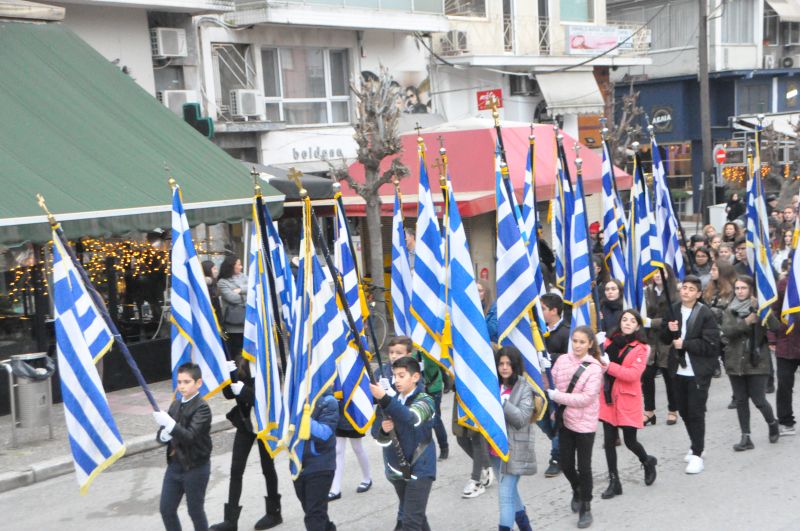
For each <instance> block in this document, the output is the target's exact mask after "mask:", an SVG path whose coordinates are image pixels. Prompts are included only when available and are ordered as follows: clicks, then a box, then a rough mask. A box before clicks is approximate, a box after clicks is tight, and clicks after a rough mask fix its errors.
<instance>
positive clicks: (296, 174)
mask: <svg viewBox="0 0 800 531" xmlns="http://www.w3.org/2000/svg"><path fill="white" fill-rule="evenodd" d="M286 176H287V177H288V178H289V179H291V181H292V182H293V183H294V185H295V186H296V187H297V189H298V190H299V191H300V199H305V198H306V197H308V191H307V190H306V189H305V188H303V183H302V182H300V177H302V176H303V173H302V172H300V171H298V170H297V168H295V167H292V168H289V173H288V174H287V175H286Z"/></svg>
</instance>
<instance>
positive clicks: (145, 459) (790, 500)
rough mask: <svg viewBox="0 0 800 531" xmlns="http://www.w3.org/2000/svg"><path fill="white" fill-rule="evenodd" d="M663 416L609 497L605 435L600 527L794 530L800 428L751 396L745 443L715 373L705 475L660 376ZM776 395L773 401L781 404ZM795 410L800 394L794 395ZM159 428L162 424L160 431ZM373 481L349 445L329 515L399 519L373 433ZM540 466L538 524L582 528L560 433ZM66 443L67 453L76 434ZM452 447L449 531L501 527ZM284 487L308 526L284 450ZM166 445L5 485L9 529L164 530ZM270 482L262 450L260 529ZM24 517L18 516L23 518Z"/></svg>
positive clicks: (291, 518)
mask: <svg viewBox="0 0 800 531" xmlns="http://www.w3.org/2000/svg"><path fill="white" fill-rule="evenodd" d="M657 393H658V394H657V401H658V404H659V410H658V423H657V424H656V425H655V426H648V427H647V428H645V429H644V430H641V431H640V432H639V433H640V437H639V439H640V441H641V442H642V443H643V444H644V446H645V448H646V449H647V451H648V453H650V454H653V455H656V456H657V457H658V460H659V464H658V479H657V481H656V482H655V484H653V485H652V486H651V487H645V486H644V483H643V474H642V471H641V468H640V466H639V463H638V461H637V460H636V459H635V458H634V456H633V455H632V454H631V453H630V452H629V451H627V450H626V449H625V447H624V446H622V447H620V448H618V452H619V467H620V475H621V479H622V483H623V490H624V494H623V495H622V496H618V497H616V498H614V499H612V500H601V499H600V492H601V491H602V490H603V489H604V488H605V476H606V466H605V457H604V454H603V449H602V440H600V439H597V440H595V445H594V459H593V466H594V477H595V486H594V495H595V499H594V502H593V503H592V512H593V514H594V525H593V526H592V529H614V530H619V529H631V530H642V529H647V530H649V531H654V530H662V529H663V530H674V529H698V530H700V529H702V530H718V529H719V530H723V529H724V530H725V531H736V530H790V529H791V530H794V529H798V526H799V524H798V509H800V488H798V486H797V482H798V478H800V459H798V456H799V455H800V436H794V437H782V438H781V439H780V441H779V442H778V443H777V444H769V442H768V440H767V427H766V424H765V423H764V421H763V419H762V418H761V416H760V414H759V413H758V411H757V410H756V409H755V408H754V407H752V406H751V414H752V431H753V436H752V437H753V442H754V444H755V447H756V448H755V450H751V451H748V452H743V453H736V452H734V451H733V450H732V449H731V445H732V444H734V443H735V442H738V439H739V428H738V423H737V420H736V412H735V411H734V410H728V409H726V405H727V404H728V402H729V401H730V397H731V394H730V385H729V383H728V380H727V379H726V378H725V377H724V376H723V377H722V378H720V379H715V380H714V381H713V383H712V387H711V392H710V398H709V413H708V415H707V432H706V470H705V472H703V473H702V474H700V475H697V476H688V475H686V474H685V473H684V472H683V469H684V466H685V463H684V462H683V456H684V455H685V453H686V451H687V449H688V446H689V443H688V437H687V435H686V431H685V429H684V427H683V424H682V422H680V421H679V422H678V424H676V425H674V426H667V425H666V407H665V395H664V388H663V382H662V380H661V379H660V378H659V379H657ZM774 396H775V395H769V397H768V398H769V400H770V402H772V403H773V404H774ZM452 397H453V395H452V394H448V395H445V398H444V400H443V407H444V409H445V411H444V412H443V417H444V418H445V419H450V418H451V415H450V408H451V407H452V400H453V398H452ZM794 405H795V409H796V410H797V409H798V407H800V399H799V398H798V397H797V394H796V395H795V401H794ZM213 408H214V415H215V416H217V415H220V414H223V413H224V412H225V411H227V404H222V403H220V401H218V400H215V402H214V403H213ZM153 432H155V430H154V429H153ZM232 441H233V431H232V430H226V431H221V432H218V433H216V434H215V435H214V454H213V456H212V473H211V481H210V483H209V487H208V495H207V498H206V511H207V514H208V516H209V521H210V523H214V522H217V521H219V520H220V519H221V517H222V506H223V503H224V502H225V501H226V499H227V488H228V470H229V467H230V460H231V453H230V449H231V445H232ZM364 442H365V448H366V449H367V453H368V455H369V459H370V464H371V466H372V473H373V479H374V486H373V488H372V489H371V490H370V491H369V492H367V493H364V494H356V493H355V489H356V486H357V485H358V483H359V481H360V480H361V474H360V471H359V470H358V466H357V463H356V461H355V458H354V455H353V454H352V452H351V451H350V450H349V449H348V454H347V461H346V472H345V477H344V481H343V495H342V499H341V500H339V501H336V502H334V503H332V504H331V505H330V515H331V518H332V519H333V521H334V522H335V523H336V525H337V527H338V528H339V529H340V530H344V531H348V530H356V531H362V530H363V531H381V530H391V529H393V528H394V523H395V511H396V508H397V501H396V497H395V494H394V491H393V489H392V488H391V486H390V485H389V484H388V482H387V481H386V479H385V477H384V476H383V472H382V466H381V463H382V460H381V454H380V448H379V447H378V446H377V445H376V444H375V443H374V441H372V440H371V438H369V437H367V438H366V439H365V440H364ZM536 445H537V456H538V462H539V469H540V470H539V474H537V475H535V476H530V477H525V478H523V479H522V480H521V481H520V490H521V493H522V498H523V501H524V502H525V503H526V505H527V507H528V513H529V514H530V516H531V520H532V521H533V525H534V528H536V529H547V530H551V529H552V530H567V529H575V523H576V521H577V516H576V515H573V514H572V513H571V511H570V509H569V499H570V489H569V487H568V485H567V482H566V480H565V479H564V478H563V476H559V477H556V478H551V479H546V478H544V476H543V475H542V472H543V471H544V469H545V468H546V466H547V459H548V455H549V454H548V450H549V441H547V440H546V438H545V436H544V435H543V434H541V432H540V431H538V429H537V432H536ZM62 451H63V452H62V453H64V452H66V442H64V443H63V448H62ZM450 455H451V457H450V458H449V459H448V460H447V461H445V462H443V463H441V462H440V463H439V469H438V477H437V480H436V482H435V483H434V488H433V491H432V493H431V497H430V502H429V505H428V511H427V513H428V518H429V521H430V524H431V528H432V529H434V530H436V531H440V530H464V531H471V530H475V531H489V530H492V529H497V513H498V509H497V504H498V502H497V487H496V486H493V487H491V488H489V489H488V490H487V491H486V493H485V494H484V495H483V496H481V497H479V498H475V499H468V500H467V499H462V498H461V497H460V492H461V489H462V488H463V487H464V484H465V483H466V481H467V480H468V478H469V470H470V464H469V461H468V459H467V457H466V456H465V455H464V453H463V452H462V451H461V449H460V448H459V447H458V446H457V445H456V444H455V441H454V440H453V441H451V448H450ZM276 465H277V469H278V473H279V478H280V479H279V481H280V490H281V492H282V494H283V514H284V524H283V525H281V526H279V527H277V528H276V529H286V530H292V531H294V530H300V529H303V523H302V511H301V509H300V505H299V503H298V501H297V499H296V497H295V495H294V491H293V489H292V487H291V482H290V478H289V473H288V463H287V459H286V457H285V456H284V455H280V456H279V457H278V458H277V461H276ZM164 467H165V457H164V452H163V450H153V451H149V452H144V453H140V454H137V455H133V456H131V457H126V458H124V459H122V460H120V461H119V462H117V463H116V464H115V465H114V466H112V467H111V468H110V469H109V470H107V471H105V472H103V473H102V474H100V476H99V477H98V478H97V479H96V480H95V482H94V484H93V485H92V487H91V489H90V490H89V493H88V494H87V495H86V496H80V494H79V492H78V487H77V484H76V482H75V478H74V476H73V475H72V474H68V475H64V476H60V477H57V478H54V479H51V480H48V481H43V482H40V483H36V484H34V485H31V486H27V487H22V488H17V489H15V490H11V491H8V492H5V493H2V494H0V507H2V508H3V509H4V510H3V513H4V514H6V515H7V518H10V520H9V521H8V522H6V523H2V524H0V528H3V529H15V530H34V529H35V530H49V529H59V530H64V531H70V530H74V531H93V530H98V531H99V530H102V531H108V530H109V529H113V528H116V529H126V530H127V529H143V530H151V529H152V530H158V529H162V526H161V520H160V516H159V514H158V499H159V494H160V489H161V480H162V477H163V473H164ZM264 494H265V487H264V481H263V477H262V476H261V474H260V468H259V464H258V453H257V452H256V451H253V452H252V453H251V456H250V459H249V461H248V465H247V471H246V472H245V482H244V495H243V498H242V505H243V506H244V509H243V510H242V516H241V520H240V529H243V530H247V529H252V526H253V524H254V523H255V521H256V520H257V519H258V518H260V517H261V516H262V515H263V512H264V500H263V495H264ZM180 514H181V518H182V521H183V523H184V528H186V529H190V528H191V521H190V520H189V518H188V515H187V513H186V509H185V504H184V505H182V507H181V510H180ZM12 522H13V523H12Z"/></svg>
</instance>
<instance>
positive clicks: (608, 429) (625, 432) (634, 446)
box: [603, 422, 647, 474]
mask: <svg viewBox="0 0 800 531" xmlns="http://www.w3.org/2000/svg"><path fill="white" fill-rule="evenodd" d="M617 430H622V437H623V439H624V440H625V446H626V447H627V448H628V450H630V451H631V452H633V453H634V454H635V455H636V457H638V458H639V461H640V462H642V463H645V462H647V452H646V451H645V449H644V446H642V443H640V442H639V441H638V440H637V439H636V431H637V430H636V428H634V427H633V426H620V427H617V426H612V425H611V424H609V423H607V422H603V445H604V450H605V452H606V464H608V472H609V473H614V474H616V473H617Z"/></svg>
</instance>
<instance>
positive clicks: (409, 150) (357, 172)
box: [342, 118, 632, 217]
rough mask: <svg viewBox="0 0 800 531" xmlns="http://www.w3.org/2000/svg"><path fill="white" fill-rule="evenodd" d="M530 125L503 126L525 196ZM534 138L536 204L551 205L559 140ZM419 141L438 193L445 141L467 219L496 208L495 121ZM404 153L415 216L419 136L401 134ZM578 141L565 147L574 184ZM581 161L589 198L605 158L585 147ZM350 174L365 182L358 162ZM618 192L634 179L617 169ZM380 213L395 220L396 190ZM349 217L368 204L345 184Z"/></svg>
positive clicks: (514, 175) (465, 124)
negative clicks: (438, 164)
mask: <svg viewBox="0 0 800 531" xmlns="http://www.w3.org/2000/svg"><path fill="white" fill-rule="evenodd" d="M529 134H530V125H529V124H523V123H520V122H505V123H504V125H503V143H504V145H505V149H506V158H507V160H508V166H509V171H510V172H511V181H512V183H513V184H514V189H515V190H516V191H517V193H518V195H519V196H520V197H521V192H522V186H523V180H524V178H525V166H526V162H527V156H528V135H529ZM534 134H535V135H536V158H535V161H534V163H535V172H536V199H537V200H539V201H547V200H549V199H552V197H553V194H554V192H555V184H554V183H555V172H556V147H555V146H556V139H555V134H554V132H553V127H552V126H550V125H542V124H537V125H535V126H534ZM421 136H422V138H423V140H424V142H425V146H426V148H427V160H428V173H429V175H430V177H431V184H432V186H433V187H434V188H435V189H438V186H436V183H437V181H438V178H439V172H438V170H437V167H436V163H435V160H436V158H438V156H439V139H440V138H441V139H442V140H443V141H444V145H445V147H446V148H447V156H448V162H449V169H450V178H451V180H452V182H453V188H454V190H455V193H456V200H457V201H458V204H459V209H461V215H462V216H464V217H469V216H475V215H478V214H482V213H484V212H491V211H493V210H494V209H495V198H494V194H495V171H494V152H495V143H496V133H495V129H494V122H493V121H492V120H491V119H481V118H470V119H467V120H461V121H457V122H448V123H444V124H441V125H439V126H436V127H432V128H429V129H423V130H422V131H421ZM400 138H401V142H402V145H403V151H402V154H401V155H400V157H401V160H402V162H403V164H405V165H406V166H407V167H408V168H409V170H410V171H411V174H410V175H409V176H408V177H406V178H405V179H402V180H401V181H400V191H401V192H402V194H403V200H404V210H406V211H407V212H406V213H407V214H408V215H410V216H411V217H414V216H415V215H416V210H417V207H416V205H417V202H416V194H417V187H418V184H419V162H418V160H417V134H416V132H413V131H412V132H410V133H407V134H404V135H401V137H400ZM574 143H575V140H574V139H573V138H572V137H570V136H569V135H566V134H565V135H564V146H565V147H567V150H566V151H567V161H568V164H569V167H570V175H572V178H573V181H574V179H575V151H574V150H573V149H572V146H573V145H574ZM582 147H583V149H582V150H581V152H580V156H581V158H582V159H583V183H584V187H585V190H586V193H587V194H593V193H597V192H599V191H600V190H601V187H602V179H601V165H602V159H601V155H600V154H598V153H597V152H594V151H591V150H589V149H588V148H586V146H582ZM383 162H384V164H382V166H381V171H385V170H386V169H387V168H388V167H389V164H390V162H391V159H390V158H386V159H385V160H384V161H383ZM349 171H350V175H352V176H353V178H354V179H355V180H356V181H359V182H364V167H363V166H362V165H361V164H360V163H355V164H352V165H351V166H350V168H349ZM615 176H616V177H615V178H616V181H617V187H618V188H620V189H624V190H627V189H629V188H630V187H631V185H632V178H631V176H630V175H628V174H627V173H625V172H624V171H622V170H620V169H619V168H615ZM380 192H381V202H382V207H381V210H382V212H383V213H384V215H391V211H392V204H393V202H394V199H393V194H394V188H393V186H392V185H391V184H387V185H384V186H382V187H381V189H380ZM342 195H343V196H344V197H345V202H346V205H347V214H348V216H363V215H364V206H365V205H364V201H363V200H361V199H360V197H358V196H357V194H356V193H355V191H354V190H353V189H352V188H350V186H348V185H347V184H344V183H343V185H342ZM433 199H434V201H435V202H436V203H441V194H437V193H436V192H435V191H434V197H433Z"/></svg>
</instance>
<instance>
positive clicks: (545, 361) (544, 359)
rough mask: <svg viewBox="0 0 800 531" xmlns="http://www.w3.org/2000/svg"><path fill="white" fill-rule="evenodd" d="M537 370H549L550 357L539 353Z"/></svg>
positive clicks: (550, 364) (550, 365)
mask: <svg viewBox="0 0 800 531" xmlns="http://www.w3.org/2000/svg"><path fill="white" fill-rule="evenodd" d="M538 354H539V368H541V369H549V368H550V367H552V366H553V364H552V363H551V362H550V356H548V355H547V353H545V352H539V353H538Z"/></svg>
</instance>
